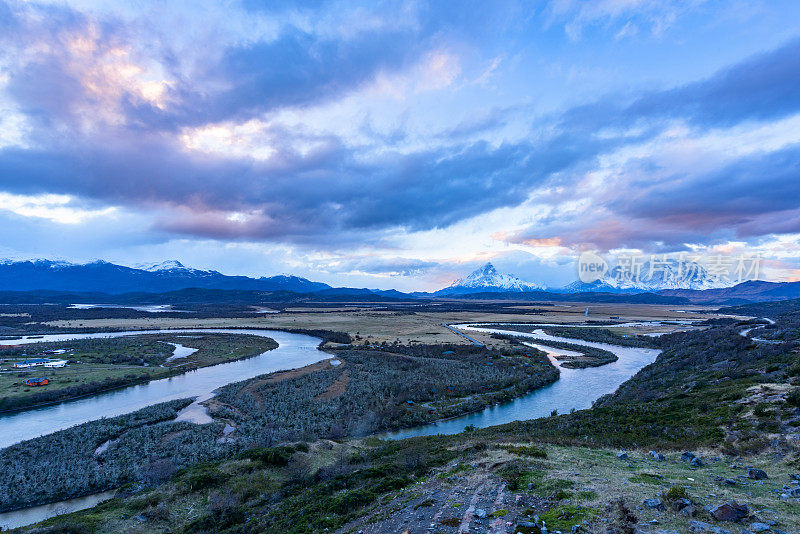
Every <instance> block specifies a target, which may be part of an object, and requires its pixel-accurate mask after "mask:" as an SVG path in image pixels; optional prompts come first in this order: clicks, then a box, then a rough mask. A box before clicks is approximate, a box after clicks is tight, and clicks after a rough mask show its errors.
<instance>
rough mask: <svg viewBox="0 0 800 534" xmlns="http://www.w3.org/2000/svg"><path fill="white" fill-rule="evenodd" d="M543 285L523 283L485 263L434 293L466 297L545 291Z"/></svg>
mask: <svg viewBox="0 0 800 534" xmlns="http://www.w3.org/2000/svg"><path fill="white" fill-rule="evenodd" d="M546 290H547V288H546V287H545V286H543V285H539V284H533V283H530V282H525V281H524V280H521V279H520V278H517V277H516V276H514V275H513V274H501V273H499V272H498V271H497V269H495V267H494V265H492V264H491V263H487V264H486V265H484V266H483V267H480V268H478V269H476V270H474V271H472V273H470V275H469V276H467V277H466V278H459V279H458V280H456V281H455V282H453V283H452V284H450V285H449V286H448V287H446V288H444V289H440V290H439V291H436V292H435V293H434V295H436V296H449V295H467V294H470V293H506V292H509V293H513V292H523V291H546Z"/></svg>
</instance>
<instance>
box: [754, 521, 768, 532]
mask: <svg viewBox="0 0 800 534" xmlns="http://www.w3.org/2000/svg"><path fill="white" fill-rule="evenodd" d="M750 530H751V531H752V532H766V531H768V530H769V525H768V524H766V523H751V524H750Z"/></svg>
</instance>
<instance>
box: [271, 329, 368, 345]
mask: <svg viewBox="0 0 800 534" xmlns="http://www.w3.org/2000/svg"><path fill="white" fill-rule="evenodd" d="M279 330H281V331H283V332H289V333H290V334H305V335H307V336H311V337H318V338H320V339H321V340H322V343H339V344H342V345H348V344H350V343H352V342H353V338H351V337H350V334H348V333H347V332H337V331H335V330H322V329H315V328H280V329H279Z"/></svg>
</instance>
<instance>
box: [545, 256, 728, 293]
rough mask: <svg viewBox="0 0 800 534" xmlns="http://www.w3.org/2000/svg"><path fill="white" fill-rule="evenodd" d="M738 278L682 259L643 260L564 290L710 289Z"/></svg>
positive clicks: (720, 286)
mask: <svg viewBox="0 0 800 534" xmlns="http://www.w3.org/2000/svg"><path fill="white" fill-rule="evenodd" d="M737 282H738V281H734V280H730V279H727V280H726V279H724V278H721V277H719V276H717V277H715V276H712V273H710V272H709V270H708V269H707V268H706V267H705V266H703V264H702V263H698V262H694V261H681V260H679V259H667V260H659V261H658V262H657V263H654V264H651V262H649V261H645V262H642V263H641V264H638V265H637V266H635V267H631V265H619V264H618V265H616V266H614V267H613V268H611V269H610V270H609V271H608V273H607V274H606V275H605V276H604V277H603V278H602V279H601V280H596V281H594V282H591V283H588V284H587V283H584V282H581V281H579V280H578V281H575V282H572V283H571V284H568V285H567V286H565V287H563V288H562V289H561V290H560V291H561V292H563V293H585V292H588V291H594V292H603V293H640V292H651V291H661V290H665V289H692V290H698V291H702V290H706V289H719V288H724V287H731V286H733V285H735V284H736V283H737Z"/></svg>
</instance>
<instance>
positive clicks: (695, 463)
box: [689, 457, 706, 467]
mask: <svg viewBox="0 0 800 534" xmlns="http://www.w3.org/2000/svg"><path fill="white" fill-rule="evenodd" d="M689 465H691V466H692V467H703V466H704V465H706V464H704V463H703V460H701V459H700V458H697V457H695V458H692V461H691V462H689Z"/></svg>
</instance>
